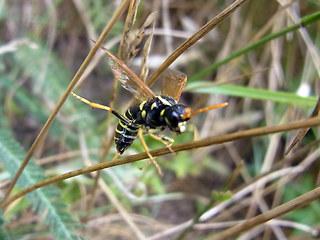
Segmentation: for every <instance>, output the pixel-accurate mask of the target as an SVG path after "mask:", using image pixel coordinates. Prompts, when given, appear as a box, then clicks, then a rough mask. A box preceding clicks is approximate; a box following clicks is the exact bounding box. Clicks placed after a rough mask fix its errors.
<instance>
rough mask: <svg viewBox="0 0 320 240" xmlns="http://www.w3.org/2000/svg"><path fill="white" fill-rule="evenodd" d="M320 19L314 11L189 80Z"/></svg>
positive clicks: (319, 14)
mask: <svg viewBox="0 0 320 240" xmlns="http://www.w3.org/2000/svg"><path fill="white" fill-rule="evenodd" d="M319 19H320V11H318V12H316V13H313V14H310V15H308V16H306V17H304V18H302V19H301V23H297V24H293V25H291V26H289V27H286V28H284V29H282V30H280V31H279V32H276V33H274V34H270V35H268V36H266V37H264V38H262V39H260V40H259V41H257V42H255V43H253V44H250V45H249V46H247V47H244V48H242V49H240V50H238V51H236V52H234V53H232V54H230V55H229V56H228V57H226V58H225V59H223V60H221V61H219V62H217V63H214V64H212V65H211V66H209V67H208V68H206V69H204V70H202V71H201V72H199V73H197V74H196V75H194V76H192V77H191V78H190V79H189V81H190V82H192V81H194V80H197V79H203V78H204V77H205V76H207V75H209V74H210V73H212V72H214V71H215V70H216V69H218V68H219V67H220V66H222V65H224V64H226V63H228V62H230V61H231V60H233V59H235V58H237V57H240V56H242V55H244V54H246V53H248V52H250V51H251V50H254V49H255V48H257V47H260V46H264V45H265V44H266V43H267V42H269V41H271V40H272V39H275V38H278V37H281V36H283V35H285V34H287V33H289V32H293V31H295V30H297V29H299V28H301V27H302V26H304V27H305V26H307V25H309V24H311V23H313V22H315V21H317V20H319Z"/></svg>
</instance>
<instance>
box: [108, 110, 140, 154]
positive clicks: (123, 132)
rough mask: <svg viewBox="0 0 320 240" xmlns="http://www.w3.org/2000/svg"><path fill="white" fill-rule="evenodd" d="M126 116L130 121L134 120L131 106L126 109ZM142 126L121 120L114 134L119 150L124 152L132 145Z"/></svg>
mask: <svg viewBox="0 0 320 240" xmlns="http://www.w3.org/2000/svg"><path fill="white" fill-rule="evenodd" d="M124 117H125V118H126V119H127V120H128V121H130V122H133V120H134V119H133V118H132V115H131V112H130V108H129V109H128V110H127V111H126V113H125V114H124ZM139 128H140V126H139V125H136V124H132V125H129V124H128V123H126V122H124V121H122V120H119V123H118V126H117V128H116V133H115V136H114V140H115V144H116V148H117V151H118V152H119V153H120V154H122V153H123V152H124V151H125V150H126V149H127V148H128V147H130V145H131V144H132V143H133V141H134V140H135V139H136V137H137V134H138V130H139Z"/></svg>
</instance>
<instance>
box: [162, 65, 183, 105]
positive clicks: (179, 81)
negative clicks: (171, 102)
mask: <svg viewBox="0 0 320 240" xmlns="http://www.w3.org/2000/svg"><path fill="white" fill-rule="evenodd" d="M162 81H163V83H162V84H163V86H162V94H163V95H166V96H170V97H172V98H174V99H175V100H176V101H178V100H179V99H180V96H181V92H182V90H183V88H184V86H185V85H186V82H187V75H186V74H184V73H183V72H180V71H177V70H172V69H168V70H166V71H165V72H164V73H163V80H162Z"/></svg>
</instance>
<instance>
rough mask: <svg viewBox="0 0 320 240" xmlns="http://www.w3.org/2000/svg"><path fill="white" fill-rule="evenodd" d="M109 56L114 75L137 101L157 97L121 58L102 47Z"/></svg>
mask: <svg viewBox="0 0 320 240" xmlns="http://www.w3.org/2000/svg"><path fill="white" fill-rule="evenodd" d="M101 48H102V49H103V50H104V51H105V52H106V53H107V54H108V56H109V64H110V67H111V70H112V73H113V75H114V76H115V77H116V78H117V79H118V80H119V81H120V82H121V84H122V86H123V87H124V88H125V89H127V90H128V91H130V92H131V93H132V94H133V95H134V96H135V97H136V98H137V99H139V100H142V99H150V98H153V97H155V96H156V95H155V94H154V92H153V91H152V90H151V89H150V88H149V87H148V86H147V85H146V84H145V83H144V82H143V81H142V80H141V79H140V78H139V77H138V76H137V75H136V74H135V73H134V72H133V71H132V70H131V69H129V68H128V67H127V65H125V64H124V62H122V61H121V60H120V59H119V58H117V57H116V56H114V55H113V54H112V53H111V52H110V51H109V50H108V49H106V48H105V47H101Z"/></svg>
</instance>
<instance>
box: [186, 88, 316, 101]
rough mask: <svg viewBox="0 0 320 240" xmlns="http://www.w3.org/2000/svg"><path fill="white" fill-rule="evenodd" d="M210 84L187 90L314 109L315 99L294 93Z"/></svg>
mask: <svg viewBox="0 0 320 240" xmlns="http://www.w3.org/2000/svg"><path fill="white" fill-rule="evenodd" d="M210 85H212V83H204V82H194V83H190V84H188V86H187V88H186V89H187V90H188V89H189V91H191V92H196V93H207V94H212V93H215V94H222V95H228V96H235V97H242V98H251V99H256V100H261V101H272V102H278V103H285V104H290V105H299V106H305V107H314V106H315V105H316V103H317V100H318V98H317V97H301V96H299V95H297V94H295V93H288V92H279V91H270V90H265V89H259V88H250V87H245V86H238V85H226V84H223V85H219V86H210Z"/></svg>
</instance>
